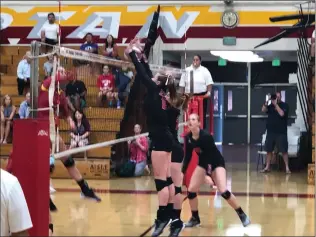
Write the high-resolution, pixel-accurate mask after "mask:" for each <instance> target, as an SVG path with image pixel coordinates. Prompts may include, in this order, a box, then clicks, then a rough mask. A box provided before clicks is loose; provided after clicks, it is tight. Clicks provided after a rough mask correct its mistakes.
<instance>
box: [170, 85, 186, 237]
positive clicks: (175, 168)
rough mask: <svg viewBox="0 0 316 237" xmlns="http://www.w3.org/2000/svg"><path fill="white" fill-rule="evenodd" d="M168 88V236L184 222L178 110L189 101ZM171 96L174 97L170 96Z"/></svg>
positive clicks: (176, 232) (177, 234) (173, 233)
mask: <svg viewBox="0 0 316 237" xmlns="http://www.w3.org/2000/svg"><path fill="white" fill-rule="evenodd" d="M168 89H169V94H167V96H166V99H167V101H168V108H167V114H168V119H169V128H170V130H171V133H172V136H173V139H174V141H173V146H172V152H171V167H170V170H171V180H172V182H173V184H174V189H175V195H174V197H173V200H172V201H173V203H169V204H168V205H169V206H170V208H171V207H172V209H173V210H172V212H171V213H172V216H171V219H172V222H171V225H170V234H169V236H173V237H176V236H179V234H180V232H181V230H182V229H183V228H184V224H183V222H182V220H181V209H182V201H183V200H182V195H181V193H182V190H181V186H182V180H183V175H182V172H181V168H182V161H183V157H184V151H183V147H182V146H181V144H180V142H179V140H178V119H179V116H180V111H181V109H182V110H186V109H187V106H188V102H189V96H188V95H186V94H185V95H182V94H181V95H180V94H177V95H175V96H174V95H172V94H176V89H175V86H174V85H171V87H169V88H168ZM170 94H171V95H172V96H171V97H172V98H174V99H171V98H170Z"/></svg>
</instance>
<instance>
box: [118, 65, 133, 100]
mask: <svg viewBox="0 0 316 237" xmlns="http://www.w3.org/2000/svg"><path fill="white" fill-rule="evenodd" d="M133 76H134V74H133V71H132V70H131V69H129V68H128V67H127V66H126V65H123V66H122V70H121V71H120V73H119V74H118V78H117V82H116V83H117V88H118V92H119V97H120V99H121V100H123V99H124V94H129V92H130V82H131V80H132V78H133Z"/></svg>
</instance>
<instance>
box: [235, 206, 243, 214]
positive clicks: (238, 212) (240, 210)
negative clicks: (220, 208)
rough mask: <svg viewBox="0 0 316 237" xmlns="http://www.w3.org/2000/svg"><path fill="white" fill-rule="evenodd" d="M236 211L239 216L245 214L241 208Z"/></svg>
mask: <svg viewBox="0 0 316 237" xmlns="http://www.w3.org/2000/svg"><path fill="white" fill-rule="evenodd" d="M235 211H236V212H237V214H238V215H241V214H244V211H243V210H242V209H241V207H239V208H237V209H236V210H235Z"/></svg>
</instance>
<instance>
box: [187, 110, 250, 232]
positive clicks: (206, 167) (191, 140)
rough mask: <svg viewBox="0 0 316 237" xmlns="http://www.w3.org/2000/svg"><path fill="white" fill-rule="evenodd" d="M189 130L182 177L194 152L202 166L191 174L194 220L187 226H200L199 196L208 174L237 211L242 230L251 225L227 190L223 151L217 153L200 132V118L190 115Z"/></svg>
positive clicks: (190, 199)
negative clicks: (243, 227)
mask: <svg viewBox="0 0 316 237" xmlns="http://www.w3.org/2000/svg"><path fill="white" fill-rule="evenodd" d="M188 127H189V129H190V133H189V134H188V135H187V136H186V138H185V139H186V148H185V158H184V162H183V173H185V172H186V169H187V167H188V164H189V162H190V159H191V157H192V152H193V151H195V152H196V153H197V155H198V156H199V162H198V166H197V167H196V168H195V170H194V172H193V174H192V178H191V182H190V185H189V188H188V199H189V202H190V207H191V211H192V217H191V219H190V221H189V222H188V223H187V224H185V226H186V227H194V226H198V225H200V217H199V214H198V200H197V192H198V190H199V188H200V186H201V184H203V183H204V181H205V175H206V174H207V173H209V174H210V175H211V177H212V179H213V180H214V182H215V184H216V185H217V189H218V191H219V192H221V195H222V197H223V198H224V199H225V200H226V201H227V202H228V204H229V205H230V206H231V207H232V208H234V209H235V211H236V212H237V214H238V216H239V218H240V220H241V222H242V224H243V226H247V225H249V224H250V220H249V218H248V217H247V215H246V214H245V213H244V212H243V210H242V209H241V207H240V206H239V204H238V203H237V200H236V198H235V196H234V195H233V194H232V193H231V192H230V191H228V190H227V186H226V182H227V180H226V170H225V160H224V158H223V156H222V154H221V153H220V151H219V150H218V149H217V147H216V145H215V142H214V139H213V136H212V135H211V134H209V133H208V132H206V131H204V130H202V129H200V119H199V116H198V115H197V114H191V115H190V116H189V121H188Z"/></svg>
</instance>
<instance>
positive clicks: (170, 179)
mask: <svg viewBox="0 0 316 237" xmlns="http://www.w3.org/2000/svg"><path fill="white" fill-rule="evenodd" d="M167 183H168V186H170V185H171V184H173V181H172V178H171V177H168V178H167Z"/></svg>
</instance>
